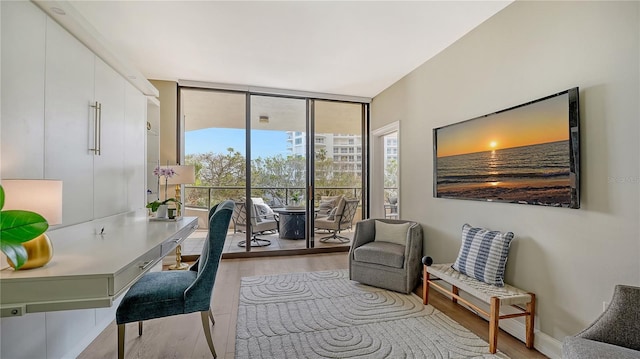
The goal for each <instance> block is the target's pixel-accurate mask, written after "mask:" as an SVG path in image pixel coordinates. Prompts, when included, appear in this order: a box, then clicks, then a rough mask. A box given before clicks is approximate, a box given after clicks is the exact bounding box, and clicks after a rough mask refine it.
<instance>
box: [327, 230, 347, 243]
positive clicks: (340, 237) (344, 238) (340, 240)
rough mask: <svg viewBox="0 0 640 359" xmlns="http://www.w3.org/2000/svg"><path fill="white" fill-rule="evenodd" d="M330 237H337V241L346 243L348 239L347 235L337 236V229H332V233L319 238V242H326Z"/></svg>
mask: <svg viewBox="0 0 640 359" xmlns="http://www.w3.org/2000/svg"><path fill="white" fill-rule="evenodd" d="M330 239H337V240H338V242H340V243H347V242H349V241H350V239H349V238H347V237H344V236H339V235H338V231H334V232H333V233H331V235H330V236H326V237H322V238H320V242H327V241H328V240H330Z"/></svg>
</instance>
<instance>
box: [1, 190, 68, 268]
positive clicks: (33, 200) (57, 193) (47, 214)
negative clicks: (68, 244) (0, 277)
mask: <svg viewBox="0 0 640 359" xmlns="http://www.w3.org/2000/svg"><path fill="white" fill-rule="evenodd" d="M2 187H3V188H4V191H5V202H4V208H3V210H10V209H18V210H24V211H32V212H36V213H38V214H40V215H41V216H42V217H44V219H46V220H47V222H48V223H49V225H50V226H51V225H56V224H61V223H62V181H56V180H8V179H7V180H2ZM22 246H23V247H24V248H25V249H26V250H27V256H28V257H27V262H26V263H25V264H24V265H22V267H20V269H30V268H38V267H42V266H44V265H45V264H47V263H49V261H50V260H51V258H52V257H53V246H52V245H51V240H49V237H48V236H47V235H46V233H43V234H42V235H40V236H38V237H36V238H34V239H32V240H30V241H27V242H23V243H22ZM9 265H10V266H11V267H13V268H15V265H14V264H13V263H11V261H9Z"/></svg>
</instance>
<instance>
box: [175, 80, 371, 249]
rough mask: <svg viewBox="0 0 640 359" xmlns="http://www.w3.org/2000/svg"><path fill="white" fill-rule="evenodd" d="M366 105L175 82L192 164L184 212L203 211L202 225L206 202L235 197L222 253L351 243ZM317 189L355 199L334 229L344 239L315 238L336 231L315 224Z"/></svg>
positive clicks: (359, 198)
mask: <svg viewBox="0 0 640 359" xmlns="http://www.w3.org/2000/svg"><path fill="white" fill-rule="evenodd" d="M367 106H368V105H367V104H366V103H356V102H344V101H336V100H331V101H329V100H322V99H314V98H311V97H309V96H282V95H274V94H269V93H252V92H250V91H229V90H224V91H222V90H215V89H202V88H191V87H181V88H180V117H181V121H182V122H183V125H182V136H183V140H182V142H183V143H184V146H183V147H184V160H183V162H184V163H186V164H193V165H194V166H195V168H196V183H195V184H194V185H189V186H186V187H185V195H184V199H185V208H186V210H185V214H186V215H188V216H189V215H198V216H200V217H201V218H202V219H201V221H200V222H201V228H202V229H203V230H204V229H206V222H207V221H206V215H207V210H208V208H210V206H211V205H213V204H215V203H218V202H220V201H222V200H225V199H232V200H234V201H236V202H237V204H236V209H237V211H236V213H234V215H233V220H232V223H231V226H230V229H229V236H228V240H227V242H228V243H226V244H225V253H237V252H260V251H273V250H289V249H295V250H301V249H308V248H321V247H333V246H348V244H349V241H350V239H351V238H352V237H353V225H352V224H355V222H356V221H357V220H359V219H360V218H362V217H363V210H362V208H363V203H366V201H365V197H366V191H365V190H364V189H365V184H364V183H365V181H364V180H363V178H365V176H364V175H363V173H364V167H365V166H364V158H365V152H366V148H365V146H364V143H365V141H363V137H364V136H363V128H365V127H364V126H365V124H366V122H367V121H366V114H367ZM311 154H313V155H311ZM323 196H344V197H345V198H347V199H349V200H351V202H352V203H356V202H357V209H356V211H355V212H356V213H354V215H353V218H352V220H351V221H350V223H349V225H344V224H343V225H342V226H340V227H339V228H338V232H339V234H340V236H341V237H346V238H348V240H346V241H345V240H333V239H330V240H323V241H322V242H320V241H319V239H320V238H324V237H327V236H328V235H330V234H332V233H333V232H336V230H330V229H329V230H328V229H325V228H316V225H315V224H316V219H317V218H318V216H319V215H318V206H319V202H320V199H321V198H322V197H323ZM336 204H337V203H336ZM238 208H240V209H241V210H240V211H238ZM238 212H244V213H238ZM325 217H326V216H325ZM320 218H324V217H322V216H320ZM274 221H275V222H276V223H272V222H274ZM203 240H204V235H202V240H201V242H202V241H203ZM195 243H196V245H195V247H197V241H196V242H195ZM186 250H188V248H186ZM196 251H197V249H196Z"/></svg>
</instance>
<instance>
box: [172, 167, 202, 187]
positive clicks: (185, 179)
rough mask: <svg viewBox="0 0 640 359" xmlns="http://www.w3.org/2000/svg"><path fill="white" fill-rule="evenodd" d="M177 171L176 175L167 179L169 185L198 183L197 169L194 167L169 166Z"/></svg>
mask: <svg viewBox="0 0 640 359" xmlns="http://www.w3.org/2000/svg"><path fill="white" fill-rule="evenodd" d="M167 168H172V169H173V170H174V171H175V173H176V174H175V175H173V176H172V177H169V178H168V179H167V184H191V183H195V182H196V167H195V166H194V165H186V166H167Z"/></svg>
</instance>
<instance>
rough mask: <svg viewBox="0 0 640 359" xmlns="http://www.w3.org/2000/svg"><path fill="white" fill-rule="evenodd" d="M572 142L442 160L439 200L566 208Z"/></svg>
mask: <svg viewBox="0 0 640 359" xmlns="http://www.w3.org/2000/svg"><path fill="white" fill-rule="evenodd" d="M568 147H569V141H568V140H567V141H558V142H549V143H543V144H536V145H530V146H522V147H514V148H507V149H499V150H493V151H484V152H476V153H469V154H463V155H455V156H447V157H439V158H438V159H437V187H436V189H437V197H447V198H461V199H482V200H495V201H506V202H517V203H528V204H539V205H546V206H563V207H567V206H569V204H570V203H571V186H570V173H569V172H570V171H569V151H568Z"/></svg>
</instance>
